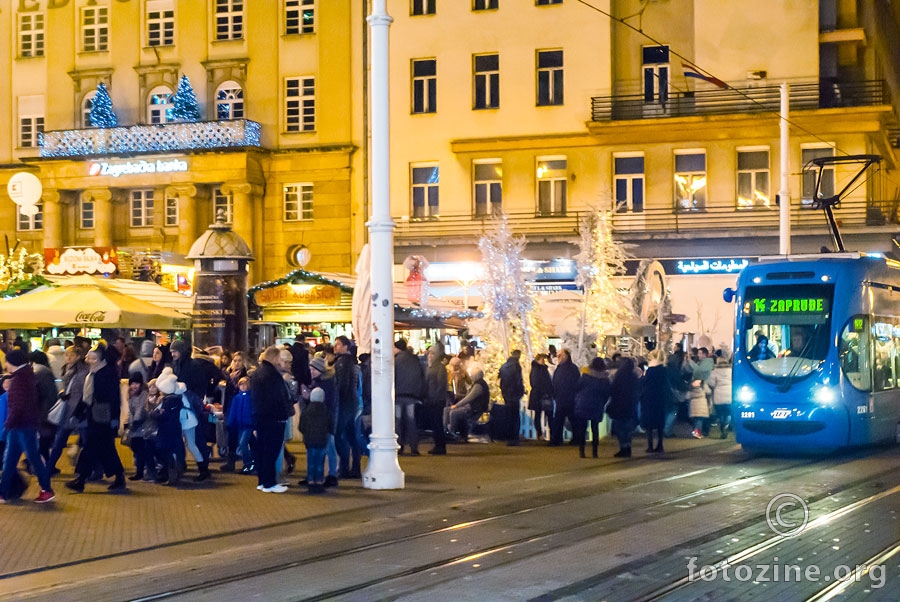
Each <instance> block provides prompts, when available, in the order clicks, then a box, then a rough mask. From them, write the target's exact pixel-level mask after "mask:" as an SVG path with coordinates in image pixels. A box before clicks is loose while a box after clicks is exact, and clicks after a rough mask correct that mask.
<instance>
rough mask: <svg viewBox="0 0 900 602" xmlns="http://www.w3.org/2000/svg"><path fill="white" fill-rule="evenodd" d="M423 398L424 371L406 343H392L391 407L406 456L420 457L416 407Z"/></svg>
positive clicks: (402, 340) (398, 341)
mask: <svg viewBox="0 0 900 602" xmlns="http://www.w3.org/2000/svg"><path fill="white" fill-rule="evenodd" d="M424 397H425V371H424V370H423V369H422V364H421V362H419V358H418V357H416V356H415V355H413V353H412V352H411V351H410V350H409V347H408V345H407V343H406V339H402V338H401V339H397V340H396V341H394V398H395V399H394V403H395V404H396V420H397V434H398V435H399V439H400V441H399V443H400V450H399V454H400V455H401V456H402V455H403V448H404V447H409V455H411V456H418V455H419V428H418V426H416V406H418V405H421V404H422V400H423V398H424Z"/></svg>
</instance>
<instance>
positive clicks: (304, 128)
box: [284, 77, 316, 132]
mask: <svg viewBox="0 0 900 602" xmlns="http://www.w3.org/2000/svg"><path fill="white" fill-rule="evenodd" d="M285 89H286V93H285V99H284V101H285V107H284V112H285V123H286V129H287V131H289V132H314V131H315V130H316V79H315V78H314V77H290V78H288V79H287V80H285Z"/></svg>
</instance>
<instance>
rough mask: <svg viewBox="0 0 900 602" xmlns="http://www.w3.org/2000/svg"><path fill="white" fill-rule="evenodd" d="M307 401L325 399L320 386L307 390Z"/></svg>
mask: <svg viewBox="0 0 900 602" xmlns="http://www.w3.org/2000/svg"><path fill="white" fill-rule="evenodd" d="M309 401H310V402H312V403H315V402H323V401H325V391H324V390H323V389H322V387H316V388H315V389H313V390H312V391H310V392H309Z"/></svg>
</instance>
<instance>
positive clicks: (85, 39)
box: [81, 6, 109, 52]
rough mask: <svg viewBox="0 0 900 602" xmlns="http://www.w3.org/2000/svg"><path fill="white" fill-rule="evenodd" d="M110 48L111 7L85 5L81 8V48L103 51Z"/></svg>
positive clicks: (87, 50)
mask: <svg viewBox="0 0 900 602" xmlns="http://www.w3.org/2000/svg"><path fill="white" fill-rule="evenodd" d="M108 48H109V8H108V7H106V6H85V7H84V8H82V9H81V50H82V52H101V51H104V50H107V49H108Z"/></svg>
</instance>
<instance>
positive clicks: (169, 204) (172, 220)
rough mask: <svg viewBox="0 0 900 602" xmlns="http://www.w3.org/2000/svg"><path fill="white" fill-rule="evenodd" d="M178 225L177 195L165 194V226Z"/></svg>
mask: <svg viewBox="0 0 900 602" xmlns="http://www.w3.org/2000/svg"><path fill="white" fill-rule="evenodd" d="M177 225H178V197H177V196H173V195H171V194H167V195H166V226H169V227H172V226H177Z"/></svg>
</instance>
